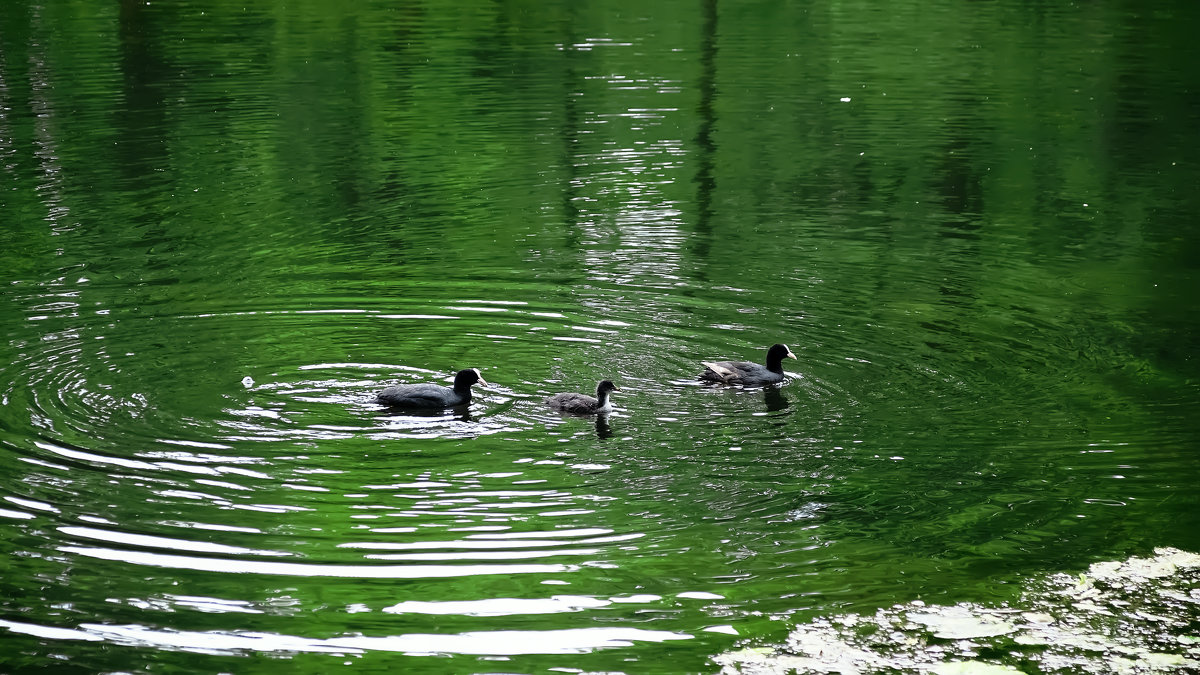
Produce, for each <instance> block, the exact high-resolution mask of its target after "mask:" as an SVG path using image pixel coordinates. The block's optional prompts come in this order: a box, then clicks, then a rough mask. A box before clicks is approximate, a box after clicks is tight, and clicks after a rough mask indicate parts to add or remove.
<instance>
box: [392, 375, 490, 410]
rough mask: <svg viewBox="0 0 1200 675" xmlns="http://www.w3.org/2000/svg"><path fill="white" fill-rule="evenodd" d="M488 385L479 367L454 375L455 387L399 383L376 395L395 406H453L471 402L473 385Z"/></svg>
mask: <svg viewBox="0 0 1200 675" xmlns="http://www.w3.org/2000/svg"><path fill="white" fill-rule="evenodd" d="M476 383H479V384H480V385H482V386H484V387H486V386H487V382H484V380H483V376H482V375H480V374H479V370H478V369H477V368H467V369H466V370H460V371H458V372H457V373H456V374H455V375H454V388H453V389H452V388H450V387H443V386H441V385H440V384H397V385H393V386H391V387H388V388H387V389H384V390H383V391H381V392H379V394H378V395H376V396H375V402H376V403H382V404H383V405H390V406H392V407H395V408H453V407H454V406H457V405H466V404H467V403H470V402H471V385H473V384H476Z"/></svg>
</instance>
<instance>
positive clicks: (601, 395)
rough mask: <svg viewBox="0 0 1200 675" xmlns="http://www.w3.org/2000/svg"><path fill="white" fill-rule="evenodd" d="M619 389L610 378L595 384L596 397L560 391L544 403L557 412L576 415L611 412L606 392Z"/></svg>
mask: <svg viewBox="0 0 1200 675" xmlns="http://www.w3.org/2000/svg"><path fill="white" fill-rule="evenodd" d="M612 391H621V390H620V389H617V385H615V384H613V383H612V380H601V381H600V384H597V385H596V398H592V397H591V396H588V395H587V394H573V393H562V394H555V395H553V396H551V397H550V398H548V399H546V405H548V406H550V407H551V408H554V409H555V410H558V411H559V412H569V413H575V414H577V415H592V414H595V413H606V412H612V400H610V398H609V396H608V394H609V392H612Z"/></svg>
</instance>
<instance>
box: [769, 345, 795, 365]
mask: <svg viewBox="0 0 1200 675" xmlns="http://www.w3.org/2000/svg"><path fill="white" fill-rule="evenodd" d="M794 358H796V355H795V354H793V353H792V350H790V349H788V346H787V345H784V344H773V345H771V348H770V349H768V350H767V360H770V359H779V360H780V361H782V360H784V359H794Z"/></svg>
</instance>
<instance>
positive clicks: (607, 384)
mask: <svg viewBox="0 0 1200 675" xmlns="http://www.w3.org/2000/svg"><path fill="white" fill-rule="evenodd" d="M606 391H621V390H620V389H617V385H615V384H613V381H612V380H600V384H598V385H596V392H597V393H600V394H603V393H604V392H606Z"/></svg>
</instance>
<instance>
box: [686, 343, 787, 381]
mask: <svg viewBox="0 0 1200 675" xmlns="http://www.w3.org/2000/svg"><path fill="white" fill-rule="evenodd" d="M785 358H788V359H794V358H796V355H795V354H793V353H792V350H790V349H788V348H787V345H782V344H776V345H771V348H770V349H768V350H767V365H765V366H761V365H759V364H757V363H751V362H750V361H702V363H703V364H704V366H705V368H704V372H703V373H700V379H701V380H704V381H706V382H720V383H722V384H748V385H751V386H757V385H762V384H774V383H776V382H782V381H783V360H784V359H785Z"/></svg>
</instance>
